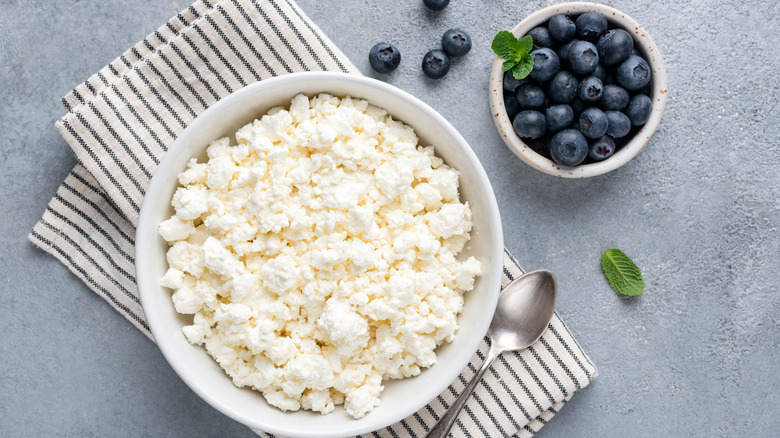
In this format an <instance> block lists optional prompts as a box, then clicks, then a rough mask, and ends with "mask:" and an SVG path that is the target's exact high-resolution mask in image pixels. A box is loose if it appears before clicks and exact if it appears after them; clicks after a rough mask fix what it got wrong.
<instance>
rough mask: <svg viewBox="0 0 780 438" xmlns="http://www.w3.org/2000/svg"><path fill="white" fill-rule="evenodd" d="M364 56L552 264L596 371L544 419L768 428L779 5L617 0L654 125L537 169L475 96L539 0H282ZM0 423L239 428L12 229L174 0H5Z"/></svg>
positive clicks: (98, 431) (54, 177)
mask: <svg viewBox="0 0 780 438" xmlns="http://www.w3.org/2000/svg"><path fill="white" fill-rule="evenodd" d="M298 3H299V5H300V6H301V7H302V9H303V10H304V11H305V12H306V13H307V14H308V15H309V16H310V17H311V18H312V19H313V21H314V22H315V23H317V24H318V25H319V26H320V27H321V28H322V29H323V30H324V31H325V33H326V34H327V35H328V36H330V37H331V39H333V40H334V42H335V43H336V45H337V46H338V47H340V48H341V49H342V50H343V51H344V52H345V53H346V54H347V56H348V57H350V58H351V59H352V60H353V62H355V64H356V65H357V66H358V67H359V68H360V69H361V71H363V73H364V74H367V75H369V76H374V74H373V73H372V72H371V70H370V68H369V66H368V62H367V54H368V50H369V48H370V47H371V46H372V45H373V44H374V43H376V42H379V41H389V42H392V43H394V44H395V45H396V46H397V47H398V48H399V49H400V51H401V52H402V55H403V60H402V63H401V66H400V68H399V69H398V70H397V71H396V72H394V73H393V74H391V75H389V76H384V77H382V79H384V80H386V81H387V82H389V83H392V84H394V85H396V86H398V87H400V88H402V89H404V90H406V91H409V92H411V93H412V94H414V95H416V96H418V97H420V98H421V99H422V100H423V101H425V102H427V103H428V104H430V105H431V106H433V107H434V108H435V109H437V110H438V111H439V112H441V113H442V114H443V115H444V116H445V117H446V118H447V119H448V120H450V121H451V122H452V124H453V125H455V127H456V128H458V129H459V130H460V131H461V133H463V135H464V136H465V137H466V139H467V140H468V141H469V143H470V144H471V145H472V147H473V148H474V150H475V152H476V153H477V155H478V156H479V158H480V160H481V161H482V164H483V165H484V167H485V169H486V170H487V173H488V175H489V176H490V178H491V180H492V182H493V186H494V190H495V192H496V196H497V197H498V202H499V205H500V208H501V212H502V221H503V225H504V233H505V236H506V245H507V247H508V248H509V249H510V250H511V251H512V252H513V253H514V254H515V256H517V258H518V259H519V260H520V262H521V263H522V264H523V265H524V267H526V268H542V267H543V268H548V269H550V270H552V271H553V272H555V274H556V275H557V277H558V281H559V286H560V295H559V302H558V309H559V312H560V314H561V316H562V317H563V318H564V320H565V321H566V322H567V323H568V325H569V327H570V328H571V330H572V331H573V332H574V334H575V335H576V337H577V339H578V340H579V341H580V343H581V344H582V345H583V347H584V348H585V350H586V351H587V352H588V353H589V354H590V357H591V358H592V360H593V362H595V364H596V365H597V366H598V368H599V372H600V377H599V378H598V379H597V380H596V381H595V382H594V383H593V384H591V385H590V386H589V387H588V388H587V389H585V390H584V391H581V392H579V393H577V394H576V396H575V397H574V399H573V400H572V401H571V402H570V403H568V404H567V405H566V407H565V408H564V409H563V410H562V411H561V412H560V413H559V414H558V415H557V416H556V417H555V419H553V421H551V422H550V424H549V425H548V426H546V427H545V428H544V429H543V430H542V432H541V433H540V434H539V436H542V437H568V436H648V437H649V436H777V433H778V432H777V431H778V430H780V407H779V406H780V396H779V395H778V390H777V388H778V385H780V377H779V376H780V374H778V373H777V371H778V368H780V349H778V339H780V325H779V323H778V316H779V315H780V290H779V285H780V274H778V260H780V235H779V234H778V223H780V220H779V219H780V201H779V200H778V199H780V165H778V163H780V144H778V138H779V137H780V123H778V114H780V107H778V98H780V92H779V90H778V83H779V82H778V81H779V80H780V77H779V76H780V74H779V72H780V65H779V64H778V57H780V49H778V47H779V46H780V38H779V37H778V31H779V30H780V19H779V18H778V17H780V6H778V3H776V2H774V1H761V0H743V1H739V2H736V1H728V2H726V1H721V2H718V1H706V0H696V1H692V2H680V1H671V0H660V1H651V0H642V1H630V0H622V1H614V2H607V3H608V4H610V5H612V6H614V7H616V8H618V9H620V10H623V11H624V12H626V13H628V14H629V15H631V16H632V17H634V18H635V19H637V20H638V21H639V22H641V23H643V24H644V25H645V27H646V28H647V29H648V30H649V31H650V33H651V35H652V36H653V38H654V39H655V41H656V43H657V44H658V46H659V47H660V49H661V52H662V54H663V56H664V59H665V61H666V66H667V70H668V73H669V103H668V106H667V109H666V113H665V115H664V118H663V120H662V122H661V126H660V129H659V131H658V132H656V134H655V136H654V137H653V138H652V141H651V142H650V144H649V146H648V147H647V148H646V149H645V150H644V151H642V153H641V154H640V155H639V156H638V157H637V158H635V159H634V160H633V161H631V162H629V163H628V164H627V165H625V166H624V167H623V168H621V169H619V170H618V171H615V172H613V173H611V174H608V175H606V176H601V177H596V178H592V179H588V180H580V181H570V180H561V179H555V178H553V177H549V176H546V175H543V174H541V173H539V172H537V171H535V170H533V169H531V168H530V167H528V166H527V165H525V164H523V163H522V162H520V161H519V160H518V159H517V158H515V157H514V155H512V153H511V152H510V151H509V150H508V149H507V148H506V147H505V146H504V145H503V143H502V142H501V140H500V138H499V137H498V135H497V133H496V131H495V129H494V128H493V123H492V120H491V118H490V112H489V109H488V101H487V80H488V70H489V66H490V63H491V61H492V58H493V57H492V54H491V53H490V50H489V46H490V41H491V39H492V36H493V35H494V34H495V33H496V32H497V31H498V30H501V29H511V28H512V27H513V26H514V25H515V24H516V23H517V22H518V21H519V20H520V19H522V18H523V17H525V16H527V15H528V14H530V13H531V12H533V11H534V10H536V9H538V8H540V7H543V6H546V5H548V4H550V3H553V2H548V1H518V0H513V1H509V0H452V2H451V4H450V6H449V7H448V8H447V9H446V10H445V11H443V12H441V13H430V12H428V11H426V10H425V9H424V8H423V6H422V5H421V2H420V1H419V0H405V1H402V2H386V1H368V0H340V1H333V2H325V1H318V0H298ZM0 6H1V7H0V29H1V31H0V139H1V140H0V141H1V143H0V162H1V163H2V165H1V166H2V184H1V185H0V200H1V201H0V202H2V204H1V205H0V214H1V215H2V221H0V248H2V249H0V285H1V286H0V287H1V288H2V297H1V299H2V301H0V303H2V304H0V333H2V335H0V336H1V337H0V370H1V371H0V435H1V436H50V435H57V436H58V435H63V436H145V435H162V436H252V434H251V432H250V431H249V430H248V429H246V428H245V427H244V426H242V425H240V424H238V423H236V422H234V421H232V420H231V419H229V418H227V417H225V416H223V415H222V414H220V413H219V412H217V411H216V410H214V409H212V408H211V407H210V406H208V405H207V404H206V403H205V402H203V401H201V400H200V399H199V398H198V397H197V396H196V395H195V394H194V393H193V392H191V391H190V390H189V389H188V388H187V387H186V386H185V385H184V384H183V383H182V382H181V381H180V380H179V379H178V378H177V376H176V375H175V374H174V373H173V371H172V370H171V369H170V367H169V366H168V365H167V363H166V362H165V360H164V359H163V357H162V355H161V354H160V353H159V351H158V350H157V348H156V347H155V345H154V344H153V343H152V342H149V341H148V340H147V339H146V338H145V337H144V336H143V335H142V334H141V333H140V332H138V331H137V330H136V329H135V328H133V327H132V326H131V325H130V324H129V323H128V322H127V321H126V320H125V319H124V318H123V317H122V316H120V315H119V314H118V313H116V312H114V311H113V310H112V309H111V308H110V307H109V306H108V304H106V303H105V302H103V300H102V299H100V298H99V297H98V296H97V295H95V294H93V293H92V292H91V291H90V290H89V289H88V288H87V287H86V286H85V285H84V284H82V283H81V282H80V281H79V280H78V279H77V278H76V277H75V276H73V275H72V274H71V273H70V272H69V271H68V270H67V269H66V268H65V267H63V266H62V265H60V264H59V262H57V261H56V260H55V259H54V258H53V257H51V256H48V255H46V254H44V253H43V252H42V251H39V250H37V249H35V248H34V247H33V246H32V245H31V244H30V243H29V242H28V241H27V239H26V235H27V233H28V232H29V231H30V229H31V228H32V226H33V225H34V224H35V222H36V221H37V220H38V219H39V218H40V216H41V214H42V213H43V210H44V209H45V207H46V204H47V203H48V201H49V199H50V198H51V196H52V195H53V194H54V193H55V191H56V189H57V187H58V185H59V184H60V183H61V182H62V180H63V179H64V178H65V176H66V174H67V173H68V172H69V171H70V169H71V167H72V166H73V164H74V163H75V162H74V158H73V156H72V154H71V152H70V151H69V149H68V148H67V146H66V144H65V143H64V141H63V140H62V139H61V138H60V137H59V135H58V134H57V132H56V130H55V129H54V121H55V120H56V119H57V118H59V117H60V116H61V115H63V113H64V110H63V109H62V108H61V106H60V103H59V99H60V97H61V96H62V95H64V94H65V93H66V92H67V91H69V90H70V89H71V88H72V87H74V86H75V85H77V84H78V83H79V82H81V81H82V80H84V79H86V78H87V77H88V76H90V75H91V74H92V73H94V72H96V71H97V70H98V69H99V68H101V67H102V66H103V65H105V64H106V63H108V62H109V61H111V60H112V59H113V58H114V57H115V56H117V55H118V54H120V53H121V52H122V51H124V50H125V49H126V48H128V47H130V46H131V45H132V44H133V43H135V42H136V41H137V40H139V39H141V38H143V37H144V36H146V35H147V34H148V33H150V32H151V31H153V30H154V29H156V28H157V27H158V26H160V25H162V24H163V23H164V22H165V21H166V20H167V19H168V18H169V17H170V16H172V15H173V14H175V13H176V12H178V11H179V10H181V9H183V8H185V7H187V6H188V1H187V0H179V1H154V0H82V1H79V0H60V1H56V2H54V1H43V0H41V1H28V0H0ZM450 27H461V28H463V29H465V30H467V31H468V32H469V33H470V34H471V36H472V38H473V40H474V48H473V50H472V52H471V53H470V54H469V55H468V56H466V57H465V58H464V59H461V60H459V61H457V62H456V63H455V64H454V66H453V68H452V70H451V71H450V74H449V76H447V77H446V78H445V79H443V80H441V81H439V82H434V81H431V80H428V79H426V78H425V77H424V76H423V75H422V73H421V71H420V63H421V59H422V55H423V54H424V53H425V52H426V51H427V50H429V49H431V48H435V47H437V46H438V44H439V43H438V41H439V39H440V36H441V34H442V33H443V32H444V31H445V30H447V29H448V28H450ZM611 247H618V248H621V249H623V251H625V252H626V253H627V254H629V255H630V256H631V257H632V258H633V259H634V260H635V261H636V262H637V264H638V265H639V266H640V267H641V268H642V271H643V274H644V277H645V281H646V283H647V288H646V290H645V294H644V295H643V296H641V297H639V298H634V299H624V298H621V297H619V296H617V295H616V294H615V293H614V292H613V291H612V290H611V289H610V287H609V285H608V284H607V282H606V280H605V279H604V277H603V275H602V273H601V271H600V268H599V257H600V256H601V253H602V252H603V251H604V250H605V249H607V248H611Z"/></svg>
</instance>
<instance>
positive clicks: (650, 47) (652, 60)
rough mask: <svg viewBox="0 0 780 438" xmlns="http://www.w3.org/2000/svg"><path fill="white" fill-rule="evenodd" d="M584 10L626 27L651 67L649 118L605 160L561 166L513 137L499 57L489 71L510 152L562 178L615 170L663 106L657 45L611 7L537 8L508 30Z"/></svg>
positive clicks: (645, 137) (651, 128)
mask: <svg viewBox="0 0 780 438" xmlns="http://www.w3.org/2000/svg"><path fill="white" fill-rule="evenodd" d="M585 12H600V13H602V14H603V15H604V16H605V17H607V21H609V25H610V27H620V28H622V29H624V30H626V31H627V32H628V33H629V34H631V36H632V37H633V38H634V47H636V48H637V50H638V51H639V52H640V54H641V55H642V56H643V57H644V58H645V59H646V60H647V62H648V64H650V68H651V69H652V74H653V76H652V80H651V82H650V84H651V94H650V98H651V99H652V101H653V110H652V113H651V114H650V118H649V119H648V120H647V122H646V123H645V124H644V125H643V126H642V128H641V129H640V130H639V131H637V132H636V134H634V136H633V137H632V138H631V139H630V140H629V141H628V142H626V144H624V145H623V147H622V148H620V150H618V151H617V152H615V154H614V155H613V156H611V157H609V158H608V159H606V160H604V161H600V162H596V163H589V164H582V165H579V166H575V167H566V166H561V165H559V164H557V163H555V162H553V161H552V160H550V159H548V158H545V157H544V156H542V155H540V154H539V153H537V152H536V151H534V150H533V149H532V148H531V147H530V146H528V145H527V144H526V143H525V142H523V140H521V139H520V137H518V136H517V134H515V132H514V128H513V127H512V121H511V120H510V119H509V117H508V116H507V113H506V109H505V108H504V94H503V93H504V88H503V85H504V84H503V82H504V73H503V72H502V71H501V64H502V63H503V60H502V59H500V58H496V60H495V62H494V63H493V67H492V68H491V72H490V88H489V90H490V106H491V111H492V114H493V121H494V122H495V125H496V128H497V129H498V132H499V134H500V135H501V139H502V140H503V141H504V143H506V145H507V146H508V147H509V149H510V150H512V152H514V153H515V154H516V155H517V156H518V157H520V159H521V160H523V161H524V162H525V163H527V164H529V165H530V166H531V167H533V168H535V169H537V170H540V171H542V172H544V173H547V174H550V175H555V176H559V177H563V178H585V177H591V176H596V175H601V174H604V173H606V172H609V171H611V170H614V169H617V168H618V167H620V166H622V165H623V164H625V163H627V162H628V161H629V160H631V159H632V158H633V157H634V156H636V154H638V153H639V151H640V150H642V148H643V147H644V146H645V145H646V144H647V142H648V141H649V140H650V137H651V136H652V135H653V133H654V132H655V130H656V128H657V127H658V123H659V122H660V121H661V115H663V112H664V108H665V107H666V94H667V93H666V91H667V77H666V67H665V66H664V62H663V59H662V58H661V53H660V51H659V50H658V47H657V46H656V45H655V42H653V39H652V38H650V34H649V33H648V32H647V31H646V30H645V29H644V28H643V27H642V26H641V25H640V24H639V23H638V22H637V21H636V20H634V19H633V18H631V17H629V16H628V15H626V14H625V13H623V12H621V11H618V10H617V9H615V8H611V7H609V6H605V5H601V4H598V3H588V2H571V3H560V4H556V5H552V6H548V7H546V8H543V9H540V10H538V11H536V12H534V13H533V14H531V15H529V16H528V17H527V18H525V19H524V20H523V21H521V22H520V23H518V25H517V26H515V28H514V29H512V33H513V34H514V35H515V36H517V37H521V36H523V35H525V34H526V33H528V31H530V30H531V29H533V28H534V27H536V26H539V25H541V24H544V23H546V22H547V21H548V20H549V19H550V18H552V17H553V16H555V15H558V14H566V15H579V14H583V13H585Z"/></svg>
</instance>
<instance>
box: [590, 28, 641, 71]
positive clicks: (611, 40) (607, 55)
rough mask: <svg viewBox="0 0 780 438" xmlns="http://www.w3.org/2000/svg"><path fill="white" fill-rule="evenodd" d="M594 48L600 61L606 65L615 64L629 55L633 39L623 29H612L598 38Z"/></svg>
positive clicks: (632, 46)
mask: <svg viewBox="0 0 780 438" xmlns="http://www.w3.org/2000/svg"><path fill="white" fill-rule="evenodd" d="M596 48H597V49H598V51H599V59H601V62H603V63H604V64H606V65H612V64H617V63H618V62H620V61H622V60H624V59H626V58H628V56H629V55H631V51H632V50H633V49H634V39H633V38H631V35H630V34H629V33H628V32H626V31H625V30H623V29H612V30H608V31H607V32H606V33H605V34H604V35H602V36H601V38H599V41H598V43H596Z"/></svg>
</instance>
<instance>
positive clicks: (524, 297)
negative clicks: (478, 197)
mask: <svg viewBox="0 0 780 438" xmlns="http://www.w3.org/2000/svg"><path fill="white" fill-rule="evenodd" d="M557 289H558V286H557V284H556V282H555V276H553V274H552V272H550V271H547V270H544V269H540V270H537V271H531V272H529V273H527V274H524V275H522V276H521V277H519V278H517V279H516V280H515V281H513V282H511V283H509V284H508V285H507V286H506V287H505V288H504V290H503V291H502V292H501V294H500V295H499V296H498V305H497V306H496V313H495V314H493V321H492V322H491V323H490V329H489V330H488V337H489V338H490V351H488V354H487V358H485V363H483V364H482V368H480V369H479V371H477V374H476V375H475V376H474V377H473V378H472V379H471V381H470V382H469V384H468V386H466V389H464V390H463V393H461V394H460V396H458V398H457V400H455V403H454V404H453V405H452V407H450V410H449V411H448V412H447V413H446V414H444V416H443V417H441V419H440V420H439V422H438V423H436V426H434V427H433V429H431V431H430V432H428V435H427V438H444V437H446V436H447V434H449V432H450V429H451V428H452V426H453V425H454V424H455V420H457V418H458V414H459V413H460V410H461V409H462V408H463V405H465V404H466V400H468V398H469V396H470V395H471V393H472V392H473V391H474V388H476V387H477V384H478V383H479V380H480V379H481V378H482V375H483V374H485V371H487V369H488V368H490V364H491V363H493V361H494V360H495V359H496V358H497V357H498V356H499V355H500V354H501V353H503V352H505V351H516V350H522V349H524V348H527V347H528V346H529V345H531V344H533V343H534V342H536V341H537V340H538V339H539V338H540V337H541V336H542V333H544V331H545V329H547V324H549V323H550V319H552V316H553V311H554V310H555V295H556V293H557Z"/></svg>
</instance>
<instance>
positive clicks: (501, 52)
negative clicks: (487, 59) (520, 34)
mask: <svg viewBox="0 0 780 438" xmlns="http://www.w3.org/2000/svg"><path fill="white" fill-rule="evenodd" d="M517 44H518V41H517V38H515V36H514V35H512V32H509V31H508V30H502V31H500V32H499V33H497V34H496V36H495V37H494V38H493V43H492V44H491V45H490V48H491V49H493V52H494V53H495V54H496V55H497V56H498V57H499V58H504V59H507V60H509V59H511V58H512V55H514V54H516V53H517V49H516V47H517Z"/></svg>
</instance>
